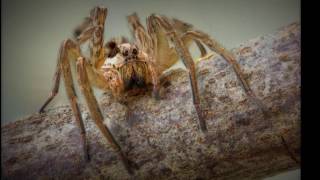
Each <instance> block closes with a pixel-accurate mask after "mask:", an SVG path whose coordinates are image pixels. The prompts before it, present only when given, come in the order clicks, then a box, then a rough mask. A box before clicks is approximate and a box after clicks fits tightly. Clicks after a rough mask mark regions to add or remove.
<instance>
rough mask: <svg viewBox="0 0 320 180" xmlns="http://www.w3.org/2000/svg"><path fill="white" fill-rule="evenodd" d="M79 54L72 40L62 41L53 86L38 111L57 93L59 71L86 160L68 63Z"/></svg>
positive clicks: (80, 122) (79, 116)
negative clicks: (78, 128) (77, 127)
mask: <svg viewBox="0 0 320 180" xmlns="http://www.w3.org/2000/svg"><path fill="white" fill-rule="evenodd" d="M79 56H80V48H79V46H78V45H77V44H76V43H75V42H74V41H72V40H71V39H68V40H65V41H63V43H62V45H61V48H60V51H59V58H58V62H57V67H56V72H55V75H54V85H53V88H52V90H51V93H50V95H49V97H48V99H47V100H46V101H45V103H44V104H43V105H42V107H41V108H40V110H39V113H43V112H44V109H45V108H46V106H47V105H48V104H49V103H50V102H51V101H52V99H53V98H54V97H55V96H56V95H57V94H58V91H59V85H60V78H61V73H62V75H63V78H64V82H65V88H66V92H67V96H68V99H69V101H70V104H71V108H72V111H73V113H74V116H75V119H76V123H77V124H78V126H79V127H80V133H81V140H82V142H83V149H84V157H85V159H86V160H89V159H90V157H89V152H88V143H87V139H86V131H85V128H84V124H83V120H82V117H81V113H80V110H79V106H78V102H77V101H78V100H77V95H76V92H75V88H74V84H73V79H72V74H71V68H70V63H69V60H71V59H75V58H77V57H79ZM69 58H70V59H69Z"/></svg>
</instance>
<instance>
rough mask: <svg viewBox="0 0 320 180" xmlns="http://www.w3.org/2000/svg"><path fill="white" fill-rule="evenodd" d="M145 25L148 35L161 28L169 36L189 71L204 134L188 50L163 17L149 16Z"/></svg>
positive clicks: (194, 72) (203, 122) (202, 129)
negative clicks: (146, 25) (147, 28)
mask: <svg viewBox="0 0 320 180" xmlns="http://www.w3.org/2000/svg"><path fill="white" fill-rule="evenodd" d="M147 23H148V27H149V32H150V33H155V32H156V29H157V28H163V29H164V30H165V31H166V32H167V35H169V37H170V38H171V40H172V42H173V43H174V45H175V49H176V51H177V52H178V54H179V56H180V57H182V60H183V63H184V65H185V66H186V67H187V69H188V70H189V78H190V82H191V88H192V97H193V104H194V106H195V109H196V112H197V115H198V119H199V126H200V129H201V131H202V132H206V131H207V126H206V122H205V120H204V117H203V112H202V110H201V107H200V106H201V104H200V95H199V90H198V84H197V78H196V70H195V63H194V61H193V59H192V56H191V54H190V52H189V50H188V49H187V47H186V46H185V44H184V43H183V41H182V39H181V38H180V37H179V36H178V34H177V32H176V31H175V29H174V28H173V26H172V25H171V24H170V23H169V20H168V19H166V18H164V17H160V16H156V15H151V16H150V17H149V18H148V20H147Z"/></svg>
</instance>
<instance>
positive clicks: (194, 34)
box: [40, 7, 254, 173]
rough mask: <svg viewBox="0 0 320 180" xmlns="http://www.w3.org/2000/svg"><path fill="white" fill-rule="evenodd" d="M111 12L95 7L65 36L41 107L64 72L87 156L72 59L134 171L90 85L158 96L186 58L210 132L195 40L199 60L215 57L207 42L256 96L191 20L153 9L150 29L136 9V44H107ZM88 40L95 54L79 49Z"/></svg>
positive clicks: (97, 114)
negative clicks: (147, 91)
mask: <svg viewBox="0 0 320 180" xmlns="http://www.w3.org/2000/svg"><path fill="white" fill-rule="evenodd" d="M106 17H107V9H106V8H103V7H95V8H93V9H92V10H91V12H90V16H89V17H87V18H85V20H84V21H83V23H82V24H80V25H79V26H78V27H77V28H76V29H75V31H74V35H75V37H74V39H67V40H65V41H63V43H62V45H61V48H60V52H59V58H58V62H57V67H56V73H55V76H54V86H53V88H52V91H51V93H50V95H49V97H48V99H47V100H46V102H45V103H44V104H43V106H42V107H41V108H40V112H44V109H45V107H46V106H47V105H48V104H49V103H50V101H51V100H52V99H53V98H54V97H55V96H56V94H57V93H58V90H59V84H60V79H61V78H60V76H61V75H62V76H63V79H64V82H65V88H66V92H67V95H68V98H69V101H70V104H71V108H72V111H73V113H74V116H75V119H76V122H77V124H78V126H79V127H80V130H81V138H82V141H83V149H84V154H85V158H86V159H88V160H89V153H88V143H87V139H86V131H85V128H84V124H83V120H82V117H81V113H80V110H79V107H78V102H77V98H76V92H75V90H74V89H75V88H74V84H73V78H72V74H71V70H70V69H71V67H70V62H69V61H74V60H76V61H77V63H76V69H77V77H78V82H79V85H80V89H81V91H82V93H83V95H84V97H85V100H86V102H87V106H88V108H89V111H90V114H91V116H92V119H93V120H94V122H95V124H96V125H97V127H98V128H99V129H100V131H101V133H102V134H103V136H104V137H105V138H106V139H107V140H108V141H109V142H110V145H111V146H112V148H113V149H114V150H115V151H116V152H117V153H118V155H119V157H120V159H121V161H122V162H123V164H124V165H125V167H126V169H127V170H128V172H129V173H133V171H132V168H131V167H132V166H131V164H130V163H129V161H128V159H127V157H126V155H125V154H124V153H123V151H122V149H121V147H120V145H119V144H118V143H117V141H116V140H115V138H114V137H113V135H112V134H111V132H110V130H109V129H108V127H107V126H105V125H104V124H103V115H102V114H101V111H100V109H99V106H98V103H97V101H96V98H95V96H94V95H93V92H92V88H91V85H93V86H96V87H97V88H100V89H102V90H105V91H109V92H111V93H112V94H113V96H115V97H121V96H122V95H123V94H124V93H127V92H130V91H131V90H134V89H137V88H138V89H139V88H146V86H148V85H151V87H152V95H153V97H155V98H156V99H159V89H160V82H159V77H160V76H161V75H162V74H163V72H164V71H165V70H166V69H168V68H170V67H171V66H172V65H173V64H175V63H176V62H177V61H178V60H179V58H181V59H182V60H183V63H184V65H185V66H186V68H187V69H188V73H189V77H190V84H191V91H192V97H193V104H194V107H195V110H196V112H197V115H198V124H199V127H200V129H201V131H202V132H206V131H207V127H206V123H205V121H204V116H203V114H202V110H201V108H200V94H199V92H198V85H197V78H196V71H195V62H194V61H193V59H192V57H191V55H190V52H189V50H188V47H189V46H190V44H191V43H192V42H195V43H196V45H197V46H198V48H199V50H200V52H201V56H202V57H201V58H200V59H206V58H209V57H210V55H208V54H207V52H206V49H205V47H204V45H206V46H207V47H208V48H209V49H211V50H212V51H215V52H216V53H218V54H219V55H221V56H222V57H224V58H225V59H226V60H227V61H228V63H230V64H231V65H232V67H233V69H234V71H235V73H236V74H237V76H238V78H239V80H240V81H241V84H242V86H243V87H244V90H245V92H246V93H247V95H248V96H251V97H253V96H254V94H253V93H252V91H251V89H250V87H249V86H248V83H247V82H246V81H245V79H244V77H243V74H242V72H241V69H240V67H239V65H238V64H237V62H236V61H235V58H234V56H233V55H232V54H231V53H230V52H229V51H227V50H226V49H224V48H223V47H222V46H221V45H220V44H219V43H218V42H216V41H215V40H214V39H212V38H210V36H209V35H207V34H205V33H203V32H201V31H198V30H195V29H194V28H193V26H192V25H191V24H188V23H185V22H183V21H180V20H178V19H174V18H167V17H165V16H159V15H154V14H152V15H151V16H149V17H148V18H147V29H145V28H144V27H143V26H142V25H141V23H140V20H139V18H138V16H137V14H136V13H134V14H132V15H130V16H128V23H129V25H130V26H131V29H132V33H133V37H134V43H129V42H128V41H127V40H126V39H124V38H120V39H112V40H110V41H109V42H107V43H106V44H105V45H104V44H103V43H104V39H103V32H104V23H105V20H106ZM87 41H89V48H90V57H85V56H84V55H83V53H82V52H81V48H80V46H81V45H82V44H84V43H85V42H87ZM148 87H149V86H148Z"/></svg>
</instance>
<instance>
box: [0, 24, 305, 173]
mask: <svg viewBox="0 0 320 180" xmlns="http://www.w3.org/2000/svg"><path fill="white" fill-rule="evenodd" d="M233 52H234V53H235V55H236V58H237V61H238V62H239V63H240V67H241V68H242V69H243V71H244V73H245V76H246V78H247V81H248V82H249V84H250V86H251V88H252V90H253V92H254V93H255V95H256V96H257V98H259V99H260V100H261V101H262V103H263V104H264V105H265V106H266V108H267V114H265V113H263V112H262V111H261V109H260V108H259V106H257V104H256V103H254V102H253V101H252V99H250V98H248V96H247V95H246V94H245V92H244V90H243V88H242V87H241V83H240V82H239V80H238V79H237V77H236V74H235V73H234V71H233V69H232V67H231V66H230V65H228V64H227V63H226V61H225V60H224V59H222V58H221V57H220V56H215V57H213V58H212V59H210V60H204V61H201V62H199V63H198V65H197V75H198V81H199V90H200V94H201V103H202V108H203V109H204V111H205V116H204V117H205V119H206V122H207V127H208V133H207V134H202V133H201V132H200V131H199V128H198V125H197V119H196V118H197V116H196V112H195V109H194V106H193V104H192V96H191V89H190V83H189V79H188V74H187V73H186V72H185V71H184V70H174V71H170V72H168V73H167V75H168V76H167V78H166V79H167V82H166V83H164V85H163V87H162V89H161V100H160V101H156V100H154V99H152V98H151V96H150V92H148V93H146V94H142V95H139V96H134V97H130V99H129V103H128V105H127V107H126V106H124V105H122V104H120V103H118V102H116V101H115V100H114V99H113V98H112V97H111V96H110V95H105V96H104V98H103V99H102V100H100V102H101V104H100V106H101V108H102V112H103V114H104V116H105V123H106V124H107V125H108V127H110V128H111V131H112V133H113V134H114V135H115V137H116V139H117V140H118V142H119V143H120V145H121V146H122V148H123V150H124V151H125V153H127V155H128V157H129V159H130V160H132V161H134V162H135V163H136V164H137V166H138V167H139V170H137V171H136V173H135V175H134V177H135V178H136V179H151V178H153V179H154V178H155V179H257V178H263V177H267V176H271V175H274V174H277V173H280V172H283V171H287V170H292V169H296V168H299V166H300V162H299V161H300V155H299V154H300V122H301V120H300V24H298V23H293V24H291V25H289V26H286V27H285V28H282V29H280V30H279V31H278V32H276V33H274V34H270V35H266V36H263V37H259V38H256V39H253V40H251V41H248V42H246V43H244V44H242V45H240V47H239V48H236V49H234V50H233ZM81 111H82V115H83V117H84V118H83V119H84V120H85V127H86V130H87V138H88V141H89V147H90V149H89V153H90V155H91V158H92V159H91V161H90V162H89V163H86V162H85V161H84V160H83V159H82V158H83V154H82V153H83V152H82V149H83V148H82V144H81V141H80V139H81V138H80V132H79V129H78V127H77V125H76V122H75V120H74V117H73V115H72V112H71V109H70V107H69V106H60V107H56V108H52V109H49V110H48V111H47V112H46V113H44V114H41V115H39V114H36V113H35V114H33V115H31V116H30V117H27V118H25V119H22V120H20V121H16V122H13V123H10V124H7V125H5V126H3V127H2V128H1V136H2V144H1V148H2V153H1V157H2V158H1V168H2V177H6V178H8V179H21V178H23V179H46V178H54V179H60V178H63V179H129V178H130V177H129V176H128V174H127V172H126V170H125V168H124V167H123V165H122V163H121V162H120V161H119V159H118V158H117V155H116V153H115V152H114V151H113V150H112V149H111V148H110V146H109V144H108V142H107V141H106V140H105V139H104V138H103V137H102V135H101V133H100V132H99V130H98V129H97V128H96V126H95V125H94V123H93V121H92V119H90V115H89V113H88V111H87V110H86V108H85V107H81Z"/></svg>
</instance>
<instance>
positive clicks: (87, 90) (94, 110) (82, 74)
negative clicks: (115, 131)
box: [76, 57, 133, 174]
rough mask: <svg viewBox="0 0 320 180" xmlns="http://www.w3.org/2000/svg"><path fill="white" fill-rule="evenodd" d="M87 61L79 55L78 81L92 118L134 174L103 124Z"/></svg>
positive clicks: (126, 166)
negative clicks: (89, 77)
mask: <svg viewBox="0 0 320 180" xmlns="http://www.w3.org/2000/svg"><path fill="white" fill-rule="evenodd" d="M85 63H86V62H85V59H84V58H83V57H79V58H78V60H77V67H76V69H77V75H78V82H79V85H80V89H81V91H82V93H83V95H84V97H85V100H86V102H87V106H88V108H89V111H90V114H91V116H92V119H93V120H94V122H95V124H96V125H97V127H98V128H99V129H100V131H101V133H102V134H103V136H104V137H105V138H106V139H107V140H108V141H109V143H110V145H111V147H112V148H113V149H114V150H115V151H116V152H117V153H118V155H119V157H120V158H121V161H122V163H123V164H124V166H125V168H126V169H127V171H128V172H129V173H130V174H132V173H133V171H132V169H131V168H130V162H129V160H128V159H127V157H126V155H125V154H124V153H123V152H122V150H121V147H120V145H119V144H118V143H117V141H116V140H115V138H114V136H113V135H112V134H111V132H110V130H109V129H108V127H106V126H105V125H104V124H103V116H102V113H101V110H100V108H99V105H98V103H97V100H96V98H95V97H94V95H93V92H92V89H91V86H90V83H89V81H88V76H87V70H86V66H85Z"/></svg>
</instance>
